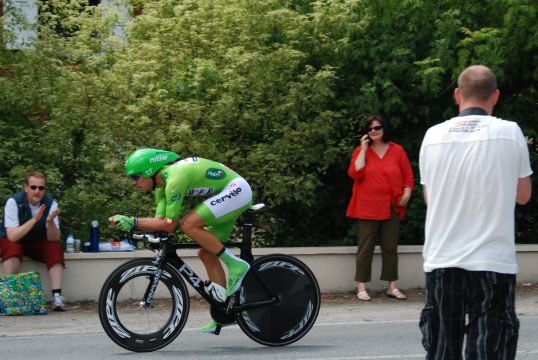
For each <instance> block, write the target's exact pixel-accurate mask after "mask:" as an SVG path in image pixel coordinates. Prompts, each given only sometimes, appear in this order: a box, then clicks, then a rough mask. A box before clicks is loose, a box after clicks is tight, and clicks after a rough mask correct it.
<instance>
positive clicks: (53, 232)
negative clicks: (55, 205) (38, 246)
mask: <svg viewBox="0 0 538 360" xmlns="http://www.w3.org/2000/svg"><path fill="white" fill-rule="evenodd" d="M58 214H59V211H58V209H54V210H52V209H51V212H50V213H49V215H48V216H47V240H49V241H60V229H58V226H56V221H54V219H55V218H56V217H57V216H58Z"/></svg>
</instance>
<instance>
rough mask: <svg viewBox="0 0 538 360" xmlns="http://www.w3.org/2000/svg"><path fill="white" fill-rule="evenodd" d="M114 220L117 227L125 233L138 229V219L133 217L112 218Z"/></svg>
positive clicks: (119, 216) (117, 216)
mask: <svg viewBox="0 0 538 360" xmlns="http://www.w3.org/2000/svg"><path fill="white" fill-rule="evenodd" d="M112 219H114V222H115V223H116V225H118V227H119V228H120V229H121V230H123V231H131V230H133V229H134V228H135V227H136V226H135V225H136V224H135V223H136V218H134V217H132V216H127V215H114V216H112Z"/></svg>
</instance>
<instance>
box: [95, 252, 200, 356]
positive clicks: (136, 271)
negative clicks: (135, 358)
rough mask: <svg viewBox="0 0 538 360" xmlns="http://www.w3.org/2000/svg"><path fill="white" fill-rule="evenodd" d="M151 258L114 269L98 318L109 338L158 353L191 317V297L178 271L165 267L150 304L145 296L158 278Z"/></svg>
mask: <svg viewBox="0 0 538 360" xmlns="http://www.w3.org/2000/svg"><path fill="white" fill-rule="evenodd" d="M156 272H157V268H156V267H155V266H154V265H153V264H152V260H151V259H137V260H132V261H128V262H126V263H125V264H123V265H121V266H120V267H119V268H117V269H116V270H114V272H112V274H110V276H109V277H108V279H107V280H106V281H105V283H104V285H103V287H102V289H101V293H100V295H99V318H100V320H101V324H102V325H103V328H104V330H105V332H106V333H107V335H108V336H109V337H110V338H111V339H112V340H113V341H114V342H115V343H116V344H118V345H119V346H121V347H123V348H125V349H128V350H131V351H136V352H145V351H155V350H158V349H160V348H162V347H164V346H166V345H168V344H169V343H170V342H172V341H173V340H174V339H175V338H176V337H177V336H178V335H179V333H180V332H181V330H182V329H183V327H184V326H185V322H186V321H187V317H188V314H189V296H188V292H187V288H186V286H185V283H184V282H183V280H182V279H181V278H180V275H179V274H178V273H177V271H176V270H175V269H174V268H173V267H171V266H170V265H168V264H166V265H165V266H164V268H163V271H162V272H161V276H160V280H159V283H158V285H157V288H156V290H155V292H154V294H153V300H152V301H151V304H145V303H144V294H145V293H146V292H147V291H148V289H149V288H150V285H151V283H152V282H153V280H154V278H155V274H156Z"/></svg>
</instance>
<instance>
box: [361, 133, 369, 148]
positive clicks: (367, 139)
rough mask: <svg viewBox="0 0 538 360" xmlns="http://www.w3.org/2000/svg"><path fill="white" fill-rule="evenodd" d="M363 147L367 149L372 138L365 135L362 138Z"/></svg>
mask: <svg viewBox="0 0 538 360" xmlns="http://www.w3.org/2000/svg"><path fill="white" fill-rule="evenodd" d="M361 145H362V147H363V148H364V149H367V148H368V145H370V138H369V137H368V134H364V135H363V136H362V137H361Z"/></svg>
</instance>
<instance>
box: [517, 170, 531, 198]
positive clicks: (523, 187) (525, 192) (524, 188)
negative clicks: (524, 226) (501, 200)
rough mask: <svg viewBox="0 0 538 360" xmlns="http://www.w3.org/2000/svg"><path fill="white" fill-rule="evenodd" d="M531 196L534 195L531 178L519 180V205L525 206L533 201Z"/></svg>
mask: <svg viewBox="0 0 538 360" xmlns="http://www.w3.org/2000/svg"><path fill="white" fill-rule="evenodd" d="M531 195H532V183H531V177H530V176H527V177H524V178H519V179H518V180H517V196H516V202H517V203H518V204H519V205H525V204H526V203H528V202H529V200H530V199H531Z"/></svg>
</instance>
